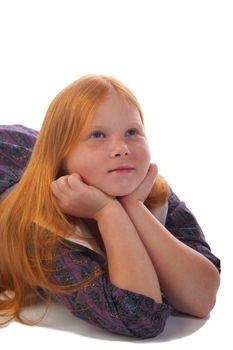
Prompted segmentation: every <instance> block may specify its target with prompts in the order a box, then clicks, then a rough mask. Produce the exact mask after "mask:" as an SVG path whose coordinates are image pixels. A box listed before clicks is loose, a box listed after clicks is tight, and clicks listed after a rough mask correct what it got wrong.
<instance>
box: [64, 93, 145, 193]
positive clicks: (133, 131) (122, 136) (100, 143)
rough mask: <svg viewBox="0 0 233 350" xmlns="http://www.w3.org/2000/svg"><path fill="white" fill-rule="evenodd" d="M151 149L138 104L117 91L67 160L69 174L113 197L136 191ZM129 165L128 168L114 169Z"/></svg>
mask: <svg viewBox="0 0 233 350" xmlns="http://www.w3.org/2000/svg"><path fill="white" fill-rule="evenodd" d="M149 165H150V151H149V146H148V143H147V139H146V135H145V130H144V126H143V124H142V121H141V118H140V114H139V112H138V110H137V109H136V107H134V106H133V105H132V104H130V103H129V102H126V101H124V100H123V98H122V97H120V96H119V95H117V94H116V93H112V94H111V95H109V96H108V97H107V98H106V99H105V100H104V102H102V103H101V105H100V106H99V108H98V109H97V111H96V113H95V115H94V118H93V121H92V123H91V125H90V129H89V131H87V132H86V133H85V134H84V135H83V136H82V138H81V141H80V142H79V143H78V144H77V145H76V146H75V147H74V149H73V150H72V151H71V152H70V153H69V155H68V156H67V157H66V159H65V167H66V170H67V172H68V173H69V174H72V173H78V174H79V175H80V176H81V177H82V179H83V181H84V182H85V183H86V184H88V185H91V186H95V187H97V188H98V189H100V190H102V191H104V192H105V193H107V194H108V195H110V196H125V195H128V194H130V193H131V192H133V191H134V190H135V189H136V188H137V187H138V185H139V184H140V183H141V182H142V180H143V179H144V178H145V176H146V174H147V171H148V168H149ZM117 168H118V169H120V168H128V170H118V171H117V170H114V169H117Z"/></svg>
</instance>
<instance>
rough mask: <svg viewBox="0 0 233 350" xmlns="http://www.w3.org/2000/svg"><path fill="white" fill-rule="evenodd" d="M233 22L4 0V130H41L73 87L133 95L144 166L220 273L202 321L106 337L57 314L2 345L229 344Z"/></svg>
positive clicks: (2, 332) (187, 10) (180, 6)
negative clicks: (175, 201) (184, 213)
mask: <svg viewBox="0 0 233 350" xmlns="http://www.w3.org/2000/svg"><path fill="white" fill-rule="evenodd" d="M232 18H233V2H232V1H225V0H221V1H220V0H219V1H215V0H211V1H207V0H201V1H200V0H195V1H188V0H184V1H181V0H177V1H175V0H170V1H167V0H163V1H162V0H161V1H156V0H154V1H153V0H116V1H114V0H108V1H107V0H96V1H94V0H93V1H91V0H83V1H80V0H76V1H72V0H46V1H42V0H40V1H39V0H38V1H35V0H34V1H33V0H21V1H17V0H5V1H4V0H0V124H13V123H18V124H24V125H26V126H29V127H32V128H35V129H39V128H40V126H41V124H42V121H43V118H44V115H45V112H46V110H47V108H48V105H49V103H50V102H51V100H52V99H53V97H54V96H55V95H56V94H57V93H58V92H59V91H60V90H61V89H62V88H63V87H65V86H66V85H68V84H69V83H71V82H72V81H73V80H75V79H77V78H79V77H80V76H82V75H85V74H92V73H93V74H109V75H113V76H115V77H116V78H118V79H119V80H121V81H122V82H124V83H125V84H126V85H127V86H128V87H129V88H130V89H131V90H132V91H133V92H134V93H135V95H136V96H137V98H138V99H139V101H140V103H141V106H142V109H143V111H144V115H145V124H146V130H147V135H148V139H149V143H150V146H151V152H152V160H153V161H154V162H156V163H157V164H158V167H159V172H160V173H161V174H162V175H163V176H164V177H165V178H166V179H167V180H168V182H169V184H170V185H171V187H172V188H173V190H174V191H175V193H176V194H177V195H178V196H179V197H180V199H182V200H184V201H185V202H186V204H187V206H188V207H189V208H190V209H191V210H192V212H193V213H194V214H195V216H196V218H197V219H198V221H199V223H200V225H201V226H202V228H203V231H204V233H205V235H206V238H207V241H208V242H209V244H210V246H211V248H212V251H213V252H214V253H215V254H216V255H217V256H218V257H220V258H221V261H222V270H223V271H222V285H221V288H220V291H219V293H218V300H217V304H216V306H215V308H214V310H213V311H212V313H211V316H210V318H209V319H208V320H207V321H203V320H195V319H191V318H182V317H176V318H175V317H171V318H170V319H169V321H168V325H167V328H166V330H165V332H164V333H163V334H162V335H161V336H160V337H159V338H157V339H156V338H155V339H151V340H149V341H133V340H131V339H128V338H124V337H120V336H112V335H111V334H108V333H106V332H104V331H103V332H102V331H99V330H96V328H95V327H91V326H86V324H83V322H81V321H79V320H75V319H74V318H73V317H71V316H70V315H69V314H68V313H66V312H65V311H64V310H62V309H60V308H58V309H55V310H53V309H51V310H50V316H51V317H48V319H47V323H46V321H45V323H44V326H43V327H34V328H31V327H27V326H23V325H20V324H18V323H15V322H13V323H12V324H11V325H10V326H8V327H6V328H4V329H0V342H1V348H2V349H13V348H14V347H15V346H23V345H24V349H29V348H30V349H31V348H33V349H41V348H48V347H49V346H51V345H53V346H54V347H55V348H57V349H63V348H64V347H66V348H67V349H68V347H70V348H73V349H74V348H76V347H77V348H79V349H80V348H81V347H82V346H85V347H87V346H89V345H90V346H93V347H94V348H96V347H97V348H101V349H103V348H104V347H108V349H109V346H111V347H114V346H117V347H118V346H119V345H120V346H122V347H124V348H128V347H131V346H134V345H135V344H136V345H137V346H139V345H140V346H142V345H144V346H153V347H154V346H160V347H161V348H165V349H168V348H172V349H184V348H186V347H187V346H188V347H189V349H194V348H195V349H196V348H197V347H199V348H204V347H205V346H206V347H207V346H208V348H211V347H212V346H222V345H221V344H222V342H223V340H224V344H225V345H224V349H230V348H231V345H232V340H231V339H230V323H231V313H232V311H233V310H232V309H233V308H232V292H233V290H232V286H231V281H232V277H231V265H232V259H231V255H232V252H231V246H230V244H231V240H230V239H231V236H232V225H231V222H232V219H231V218H232V202H231V200H232V194H233V191H232V181H231V180H232V178H233V177H232V175H233V172H232V148H233V145H232V131H233V130H232V125H231V119H232V116H233V101H232V96H233V63H232V62H233V20H232ZM0 268H1V267H0ZM46 325H47V326H46ZM157 343H159V344H157ZM230 344H231V345H230Z"/></svg>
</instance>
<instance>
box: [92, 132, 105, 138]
mask: <svg viewBox="0 0 233 350" xmlns="http://www.w3.org/2000/svg"><path fill="white" fill-rule="evenodd" d="M101 135H104V134H103V133H102V131H94V132H92V133H91V135H90V137H91V138H94V139H100V138H101V137H100V136H101Z"/></svg>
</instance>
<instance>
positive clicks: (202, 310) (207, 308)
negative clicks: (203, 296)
mask: <svg viewBox="0 0 233 350" xmlns="http://www.w3.org/2000/svg"><path fill="white" fill-rule="evenodd" d="M215 303H216V297H212V298H211V299H210V300H208V302H205V303H203V304H201V303H200V305H198V307H196V308H195V310H194V312H193V313H192V315H193V316H195V317H198V318H207V317H208V316H209V314H210V312H211V310H212V309H213V308H214V305H215Z"/></svg>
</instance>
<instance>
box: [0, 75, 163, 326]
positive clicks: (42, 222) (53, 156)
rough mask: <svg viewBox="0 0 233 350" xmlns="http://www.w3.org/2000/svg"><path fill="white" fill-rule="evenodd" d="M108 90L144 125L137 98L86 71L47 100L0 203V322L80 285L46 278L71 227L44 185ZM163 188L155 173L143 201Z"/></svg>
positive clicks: (153, 199) (150, 201) (151, 200)
mask: <svg viewBox="0 0 233 350" xmlns="http://www.w3.org/2000/svg"><path fill="white" fill-rule="evenodd" d="M112 89H113V90H114V91H115V92H117V93H118V94H119V95H120V96H122V98H125V99H127V101H129V102H131V103H132V104H133V105H134V106H135V107H136V108H137V109H138V111H139V113H140V116H141V119H142V122H143V123H144V121H143V114H142V110H141V107H140V105H139V103H138V101H137V99H136V98H135V96H134V95H133V94H132V92H131V91H130V90H129V89H128V88H127V87H126V86H124V85H123V84H122V83H121V82H119V81H117V80H116V79H115V78H113V77H109V76H102V75H98V76H96V75H88V76H84V77H82V78H80V79H78V80H76V81H75V82H73V83H72V84H70V85H69V86H68V87H66V88H65V89H64V90H62V91H61V92H60V93H59V94H58V95H57V96H56V97H55V99H54V100H53V101H52V103H51V104H50V106H49V108H48V111H47V113H46V116H45V119H44V122H43V125H42V128H41V130H40V132H39V135H38V139H37V141H36V144H35V146H34V149H33V152H32V156H31V158H30V161H29V163H28V165H27V167H26V169H25V172H24V174H23V176H22V178H21V179H20V182H19V183H18V185H17V187H16V188H15V189H14V190H13V191H12V192H10V193H9V194H8V195H7V196H6V197H5V198H4V199H3V200H2V201H1V203H0V249H1V253H0V316H5V319H4V320H3V321H1V320H0V324H5V323H7V322H9V320H11V319H16V320H18V321H20V322H23V323H27V324H29V323H30V322H28V321H26V320H25V319H23V318H22V316H21V311H22V309H23V308H24V307H25V306H26V305H28V304H30V303H32V300H34V299H33V298H32V297H31V296H35V294H37V295H39V297H40V298H41V299H45V300H46V301H48V300H49V297H48V296H49V295H50V296H51V295H52V294H53V293H58V292H62V293H70V292H72V291H74V290H77V289H78V288H81V287H82V286H81V285H79V286H77V285H71V286H66V287H65V286H64V287H61V286H57V285H55V284H53V283H52V282H51V281H50V280H49V276H50V274H51V272H52V271H53V269H54V261H55V259H56V256H55V252H56V247H57V245H58V243H59V242H60V243H61V242H62V243H63V244H66V242H67V240H66V239H67V237H68V236H69V235H70V234H71V233H72V232H73V231H74V226H75V222H74V220H72V218H70V217H68V216H67V215H65V214H63V213H62V212H61V210H60V208H59V207H58V205H57V203H56V201H55V200H54V197H53V196H52V194H51V191H50V184H51V182H52V181H53V180H55V179H56V178H58V177H59V176H60V175H61V174H62V172H63V166H62V165H63V159H64V158H65V156H66V155H67V154H68V152H69V151H70V150H71V149H72V147H73V146H74V145H75V144H77V142H78V140H79V138H80V136H81V134H82V132H83V131H85V129H86V128H88V126H89V125H90V123H91V121H92V118H93V116H94V113H95V111H96V110H97V108H98V106H99V104H100V103H101V102H102V101H103V100H104V98H105V97H106V96H107V94H108V93H109V92H110V91H111V90H112ZM168 189H169V187H168V184H167V182H166V180H165V179H164V178H163V177H162V176H161V175H158V176H157V178H156V181H155V184H154V186H153V189H152V191H151V193H150V195H149V196H148V198H147V199H146V202H145V205H146V206H147V207H148V208H156V207H160V206H161V205H163V204H164V203H165V202H166V201H167V199H168V193H169V191H168ZM67 244H68V243H67ZM77 248H78V249H79V248H80V249H81V247H78V246H77ZM85 282H86V281H85ZM38 287H40V288H38ZM43 290H46V291H47V294H46V297H45V294H44V293H43V292H41V291H43Z"/></svg>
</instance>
